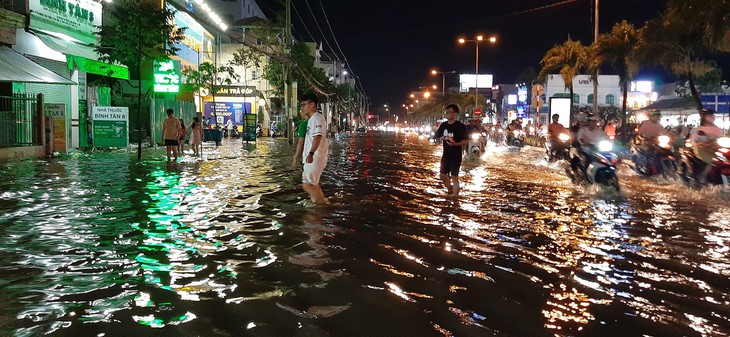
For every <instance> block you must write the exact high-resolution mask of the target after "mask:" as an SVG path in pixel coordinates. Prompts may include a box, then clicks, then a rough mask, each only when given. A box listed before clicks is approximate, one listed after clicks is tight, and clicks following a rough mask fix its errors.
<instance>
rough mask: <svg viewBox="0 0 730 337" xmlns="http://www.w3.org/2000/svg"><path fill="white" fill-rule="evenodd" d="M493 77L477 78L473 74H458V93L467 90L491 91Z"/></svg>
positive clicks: (480, 76)
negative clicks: (480, 89) (477, 88)
mask: <svg viewBox="0 0 730 337" xmlns="http://www.w3.org/2000/svg"><path fill="white" fill-rule="evenodd" d="M493 81H494V76H492V75H487V74H482V75H479V77H477V76H476V75H474V74H459V91H460V92H468V91H469V88H476V87H477V85H478V86H479V88H482V89H491V88H492V82H493Z"/></svg>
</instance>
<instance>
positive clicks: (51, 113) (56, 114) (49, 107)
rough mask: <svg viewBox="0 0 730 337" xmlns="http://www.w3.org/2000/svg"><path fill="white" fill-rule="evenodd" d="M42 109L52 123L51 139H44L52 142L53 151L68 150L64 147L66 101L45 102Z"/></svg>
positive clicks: (65, 143)
mask: <svg viewBox="0 0 730 337" xmlns="http://www.w3.org/2000/svg"><path fill="white" fill-rule="evenodd" d="M43 111H45V114H46V116H47V117H51V123H52V124H53V139H46V141H52V142H53V151H56V152H64V153H65V152H68V148H67V147H66V145H67V142H66V103H45V104H43Z"/></svg>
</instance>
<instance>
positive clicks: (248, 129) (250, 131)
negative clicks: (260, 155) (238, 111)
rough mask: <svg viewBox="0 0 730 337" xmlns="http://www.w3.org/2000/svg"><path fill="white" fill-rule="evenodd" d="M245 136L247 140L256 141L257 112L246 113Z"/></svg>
mask: <svg viewBox="0 0 730 337" xmlns="http://www.w3.org/2000/svg"><path fill="white" fill-rule="evenodd" d="M243 123H244V125H243V137H244V139H243V140H245V141H249V142H255V141H256V114H252V113H250V112H249V113H248V114H246V115H244V121H243Z"/></svg>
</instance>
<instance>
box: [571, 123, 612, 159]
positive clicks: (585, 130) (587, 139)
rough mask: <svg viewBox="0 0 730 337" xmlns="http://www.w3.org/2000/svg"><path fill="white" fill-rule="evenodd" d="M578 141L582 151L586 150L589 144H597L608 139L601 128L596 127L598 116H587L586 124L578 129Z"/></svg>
mask: <svg viewBox="0 0 730 337" xmlns="http://www.w3.org/2000/svg"><path fill="white" fill-rule="evenodd" d="M577 137H578V142H580V145H581V147H583V150H584V151H587V150H588V149H587V148H586V147H588V146H589V145H597V144H598V142H600V141H602V140H608V136H607V135H606V133H605V132H603V130H601V128H599V127H598V118H597V117H594V116H590V117H588V125H587V126H584V127H582V128H580V130H578V136H577Z"/></svg>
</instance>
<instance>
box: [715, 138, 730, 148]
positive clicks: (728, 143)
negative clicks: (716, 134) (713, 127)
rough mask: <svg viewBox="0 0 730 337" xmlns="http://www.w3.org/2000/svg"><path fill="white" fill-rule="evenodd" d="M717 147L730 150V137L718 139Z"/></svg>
mask: <svg viewBox="0 0 730 337" xmlns="http://www.w3.org/2000/svg"><path fill="white" fill-rule="evenodd" d="M717 145H720V147H726V148H730V137H720V138H718V139H717Z"/></svg>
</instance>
